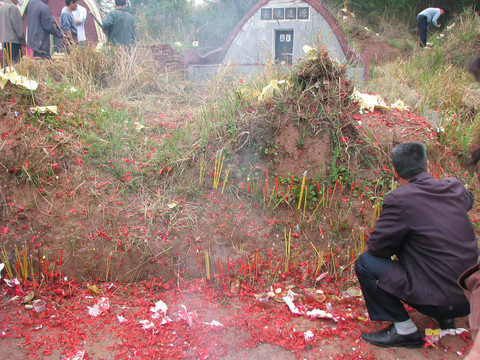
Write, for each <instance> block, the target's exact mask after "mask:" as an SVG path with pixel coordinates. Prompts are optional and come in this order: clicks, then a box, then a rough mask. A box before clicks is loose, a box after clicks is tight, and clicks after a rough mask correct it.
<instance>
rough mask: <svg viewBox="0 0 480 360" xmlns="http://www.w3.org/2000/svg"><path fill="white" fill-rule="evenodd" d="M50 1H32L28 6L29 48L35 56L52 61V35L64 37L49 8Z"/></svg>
mask: <svg viewBox="0 0 480 360" xmlns="http://www.w3.org/2000/svg"><path fill="white" fill-rule="evenodd" d="M48 1H49V0H30V2H29V3H28V5H27V12H26V13H27V17H28V28H27V46H28V47H29V48H30V49H32V50H33V56H35V57H41V58H43V59H50V57H51V56H50V35H53V36H55V37H57V38H62V37H63V36H64V34H63V32H62V30H60V29H59V28H58V26H57V25H56V23H55V20H54V19H53V16H52V11H51V10H50V8H49V7H48V5H47V4H48Z"/></svg>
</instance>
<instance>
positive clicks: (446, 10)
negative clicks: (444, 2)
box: [440, 6, 450, 14]
mask: <svg viewBox="0 0 480 360" xmlns="http://www.w3.org/2000/svg"><path fill="white" fill-rule="evenodd" d="M440 9H442V10H443V11H445V14H448V13H449V12H450V9H449V8H448V7H446V6H445V7H441V8H440Z"/></svg>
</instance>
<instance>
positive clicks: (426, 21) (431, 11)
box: [417, 7, 449, 48]
mask: <svg viewBox="0 0 480 360" xmlns="http://www.w3.org/2000/svg"><path fill="white" fill-rule="evenodd" d="M448 12H449V10H448V8H445V7H438V8H437V7H429V8H427V9H425V10H423V11H421V12H420V13H419V14H418V15H417V25H418V32H419V33H420V47H422V48H428V46H427V31H428V26H429V25H430V24H433V26H435V27H440V26H441V24H439V23H438V22H437V20H438V18H439V17H440V16H441V15H444V14H446V13H448Z"/></svg>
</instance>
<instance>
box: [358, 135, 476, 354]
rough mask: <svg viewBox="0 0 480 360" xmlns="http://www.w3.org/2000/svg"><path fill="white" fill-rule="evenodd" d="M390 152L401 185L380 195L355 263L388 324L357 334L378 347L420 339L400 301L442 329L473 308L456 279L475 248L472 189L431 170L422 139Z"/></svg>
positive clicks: (374, 314) (373, 312) (375, 310)
mask: <svg viewBox="0 0 480 360" xmlns="http://www.w3.org/2000/svg"><path fill="white" fill-rule="evenodd" d="M391 158H392V164H393V170H394V174H395V177H396V178H397V180H398V181H399V183H400V186H399V187H398V188H396V189H395V190H393V191H391V192H390V193H388V194H387V195H386V196H385V199H384V201H383V205H382V211H381V213H380V217H379V219H378V221H377V223H376V224H375V228H374V230H373V232H372V234H371V235H370V237H369V238H368V248H367V252H365V253H363V254H361V255H360V256H359V258H358V259H357V261H356V263H355V272H356V274H357V277H358V280H359V283H360V286H361V288H362V293H363V296H364V298H365V304H366V306H367V310H368V313H369V316H370V319H371V320H374V321H388V322H391V324H390V325H389V326H387V327H386V328H384V329H382V330H380V331H376V332H364V333H362V334H361V337H362V339H363V340H365V341H367V342H369V343H371V344H374V345H378V346H383V347H392V346H405V347H410V348H415V347H421V346H423V344H424V341H423V339H422V337H421V335H420V331H419V330H418V328H417V326H416V325H415V323H414V322H413V321H412V319H411V318H410V315H409V314H408V313H407V311H406V310H405V307H404V305H403V303H407V304H408V305H410V306H412V307H413V308H415V309H416V310H418V311H419V312H421V313H423V314H425V315H427V316H430V317H432V318H434V319H435V320H436V321H437V322H438V323H439V325H440V328H441V329H450V328H455V321H454V318H456V317H463V316H466V315H468V314H469V312H470V305H469V303H468V300H467V298H466V297H465V295H464V293H463V291H462V289H461V288H460V287H459V286H458V283H457V280H458V277H459V276H460V274H462V273H463V272H464V271H465V270H466V269H468V268H469V267H470V266H473V265H474V264H475V263H476V262H477V258H478V255H479V249H478V243H477V239H476V237H475V234H474V232H473V226H472V223H471V221H470V219H469V217H468V214H467V213H468V211H469V210H470V209H471V208H472V206H473V194H472V193H471V192H470V191H468V190H467V189H466V188H465V187H464V186H463V184H462V183H461V182H460V181H458V180H457V179H455V178H446V179H442V180H436V179H435V178H433V177H432V176H431V175H429V174H428V173H427V172H426V164H427V154H426V150H425V147H424V145H423V144H420V143H415V142H413V143H404V144H400V145H398V146H396V147H395V148H394V149H393V151H392V154H391Z"/></svg>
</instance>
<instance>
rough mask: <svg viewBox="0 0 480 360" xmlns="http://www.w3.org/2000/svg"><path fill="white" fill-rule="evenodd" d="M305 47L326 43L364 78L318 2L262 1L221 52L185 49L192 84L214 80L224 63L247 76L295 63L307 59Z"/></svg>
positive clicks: (352, 53)
mask: <svg viewBox="0 0 480 360" xmlns="http://www.w3.org/2000/svg"><path fill="white" fill-rule="evenodd" d="M305 45H308V46H311V47H316V46H318V45H323V46H324V47H325V48H326V49H327V50H328V52H329V54H330V56H331V57H332V58H335V59H337V60H338V61H340V62H341V63H347V62H350V63H355V66H354V68H353V67H352V71H353V72H354V73H355V74H353V76H356V77H359V78H362V79H363V77H364V76H365V74H364V71H365V65H364V64H363V63H362V62H361V59H360V56H358V55H357V54H356V53H355V51H354V50H353V49H352V48H351V46H350V44H349V43H348V40H347V38H346V36H345V34H344V32H343V30H342V29H341V27H340V24H339V23H338V22H337V20H336V19H335V17H334V16H333V15H332V14H331V13H330V11H328V9H327V8H326V7H325V6H324V5H323V4H322V3H321V1H319V0H260V1H259V2H258V3H257V4H256V5H254V6H253V7H252V9H251V10H250V11H249V12H248V13H247V14H246V15H245V16H244V18H243V19H242V20H241V21H240V22H239V23H238V25H237V26H236V27H235V29H234V30H233V32H232V34H231V35H230V37H229V38H228V39H227V40H226V41H225V43H224V45H223V46H222V47H221V48H219V49H217V50H214V51H212V52H210V53H208V54H206V55H205V56H199V55H198V54H196V53H195V52H193V51H191V50H189V51H186V52H185V60H184V61H185V62H184V65H185V68H186V71H187V73H188V78H189V79H191V80H200V79H201V78H203V77H208V76H210V75H211V74H212V73H215V72H216V70H217V68H218V66H220V65H222V64H223V65H224V64H233V65H235V66H236V67H237V68H238V70H239V71H240V72H241V73H243V74H249V73H252V72H255V71H256V70H258V69H259V67H261V66H262V65H265V64H266V63H268V62H270V61H272V60H275V61H278V62H279V63H284V64H285V63H286V64H293V63H295V62H296V61H298V60H299V59H302V58H304V57H305V55H306V54H305V52H304V51H303V47H304V46H305Z"/></svg>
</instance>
